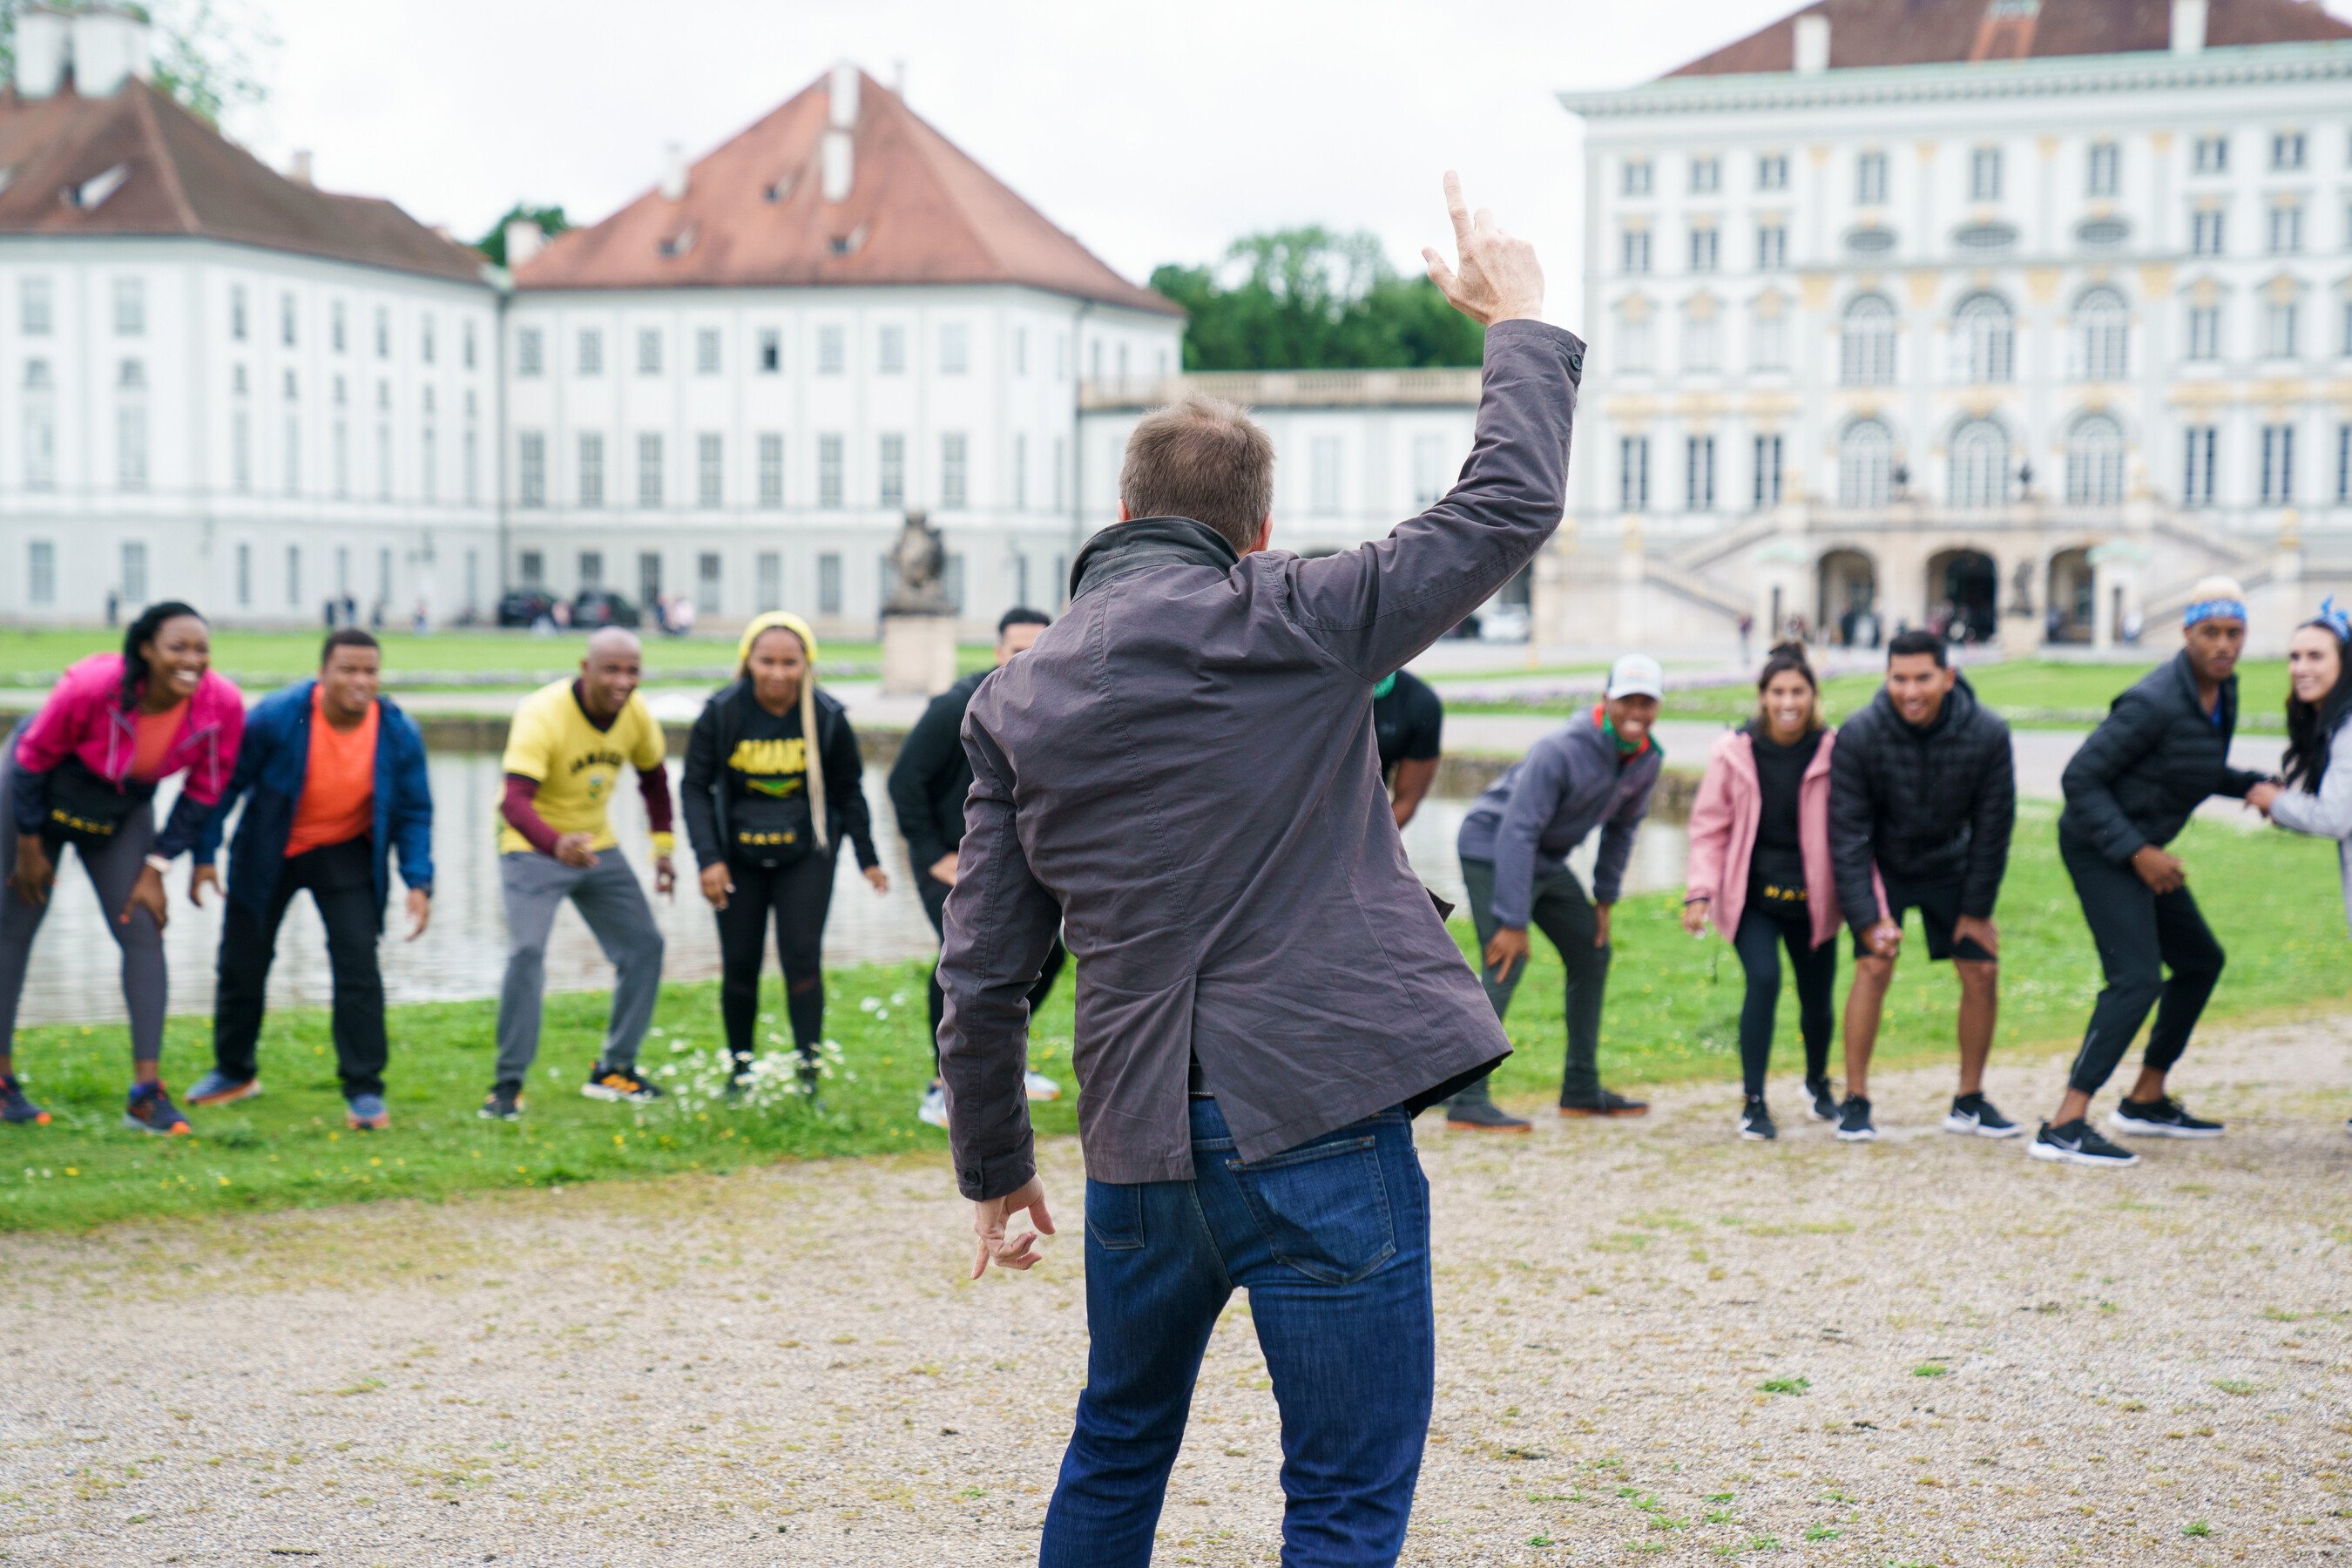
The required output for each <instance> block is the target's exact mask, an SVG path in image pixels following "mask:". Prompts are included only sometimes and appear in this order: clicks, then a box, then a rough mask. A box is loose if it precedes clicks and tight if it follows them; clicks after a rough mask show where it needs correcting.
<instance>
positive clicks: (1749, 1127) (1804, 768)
mask: <svg viewBox="0 0 2352 1568" xmlns="http://www.w3.org/2000/svg"><path fill="white" fill-rule="evenodd" d="M1756 693H1757V712H1756V717H1755V718H1753V719H1751V720H1749V721H1748V723H1747V724H1746V725H1745V726H1743V727H1742V728H1740V729H1738V730H1736V731H1732V732H1731V733H1730V734H1728V735H1726V736H1724V737H1723V738H1722V739H1721V740H1719V741H1717V742H1716V743H1715V751H1714V753H1713V754H1712V755H1711V756H1709V757H1708V758H1707V763H1706V777H1705V778H1703V779H1702V780H1700V782H1699V786H1698V799H1697V801H1696V804H1695V805H1693V806H1692V807H1691V818H1690V871H1689V875H1688V879H1687V886H1686V888H1685V897H1684V900H1683V929H1684V930H1685V931H1689V932H1690V933H1691V934H1692V935H1693V936H1700V935H1704V934H1705V932H1706V928H1707V927H1708V926H1709V925H1710V924H1712V925H1713V926H1714V927H1715V928H1716V930H1717V931H1721V932H1722V933H1723V934H1724V935H1725V936H1726V937H1727V938H1729V939H1730V942H1731V945H1732V948H1733V950H1734V951H1735V952H1738V954H1739V967H1740V969H1741V970H1742V972H1743V973H1745V974H1746V976H1747V980H1748V995H1747V999H1746V1000H1745V1001H1744V1002H1743V1003H1742V1004H1741V1005H1740V1009H1739V1069H1740V1078H1741V1080H1742V1081H1741V1088H1742V1089H1743V1091H1744V1092H1745V1094H1746V1097H1747V1098H1746V1101H1745V1103H1744V1104H1743V1105H1742V1107H1741V1109H1740V1112H1739V1135H1740V1136H1741V1137H1742V1138H1747V1139H1752V1140H1758V1141H1769V1140H1770V1139H1773V1138H1777V1137H1778V1136H1780V1130H1779V1129H1778V1128H1777V1127H1775V1126H1774V1125H1773V1122H1772V1113H1771V1111H1770V1110H1769V1109H1768V1108H1767V1107H1766V1105H1765V1102H1764V1074H1765V1069H1766V1068H1767V1067H1768V1066H1769V1064H1770V1062H1771V1058H1772V1022H1773V1015H1774V1014H1775V1013H1776V1012H1777V1011H1778V1010H1779V1008H1780V950H1781V949H1782V948H1786V949H1787V950H1788V953H1789V967H1790V970H1791V971H1793V972H1794V973H1795V975H1796V981H1797V1012H1798V1026H1799V1028H1800V1029H1801V1032H1802V1034H1803V1037H1804V1042H1805V1094H1806V1097H1807V1098H1808V1099H1809V1100H1811V1109H1812V1113H1813V1115H1814V1117H1815V1119H1816V1120H1819V1121H1836V1120H1837V1116H1838V1102H1837V1096H1836V1095H1835V1094H1834V1093H1833V1092H1832V1090H1831V1089H1830V1079H1829V1054H1830V1032H1831V1029H1832V1026H1833V1025H1834V1023H1835V1018H1834V1014H1833V1011H1832V1001H1831V992H1832V988H1833V987H1834V986H1835V984H1836V982H1837V933H1838V926H1839V921H1840V920H1841V918H1842V917H1841V915H1840V913H1839V910H1838V900H1837V882H1836V876H1835V873H1834V871H1833V870H1832V867H1831V864H1830V754H1831V752H1832V750H1833V749H1834V747H1835V744H1836V740H1837V737H1836V733H1835V731H1832V730H1831V729H1830V728H1829V727H1828V726H1827V725H1825V724H1823V723H1822V714H1821V686H1820V683H1819V682H1818V681H1817V680H1815V679H1814V677H1813V670H1812V666H1811V665H1810V664H1809V663H1807V662H1806V659H1805V650H1804V647H1803V646H1802V645H1801V644H1799V643H1793V642H1789V643H1782V644H1781V645H1780V646H1779V647H1776V648H1774V649H1773V650H1772V652H1771V654H1770V656H1769V657H1768V658H1766V659H1765V661H1764V668H1763V670H1762V671H1761V672H1760V673H1759V675H1758V676H1757V678H1756Z"/></svg>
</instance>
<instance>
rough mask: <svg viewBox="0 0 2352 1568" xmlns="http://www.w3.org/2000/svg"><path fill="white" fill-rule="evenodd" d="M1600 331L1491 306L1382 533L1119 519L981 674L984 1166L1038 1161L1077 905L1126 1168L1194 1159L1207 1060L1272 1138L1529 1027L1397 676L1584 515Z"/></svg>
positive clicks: (954, 952) (1242, 1134)
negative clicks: (1433, 815) (1595, 334)
mask: <svg viewBox="0 0 2352 1568" xmlns="http://www.w3.org/2000/svg"><path fill="white" fill-rule="evenodd" d="M1583 355H1584V345H1583V344H1582V343H1581V342H1579V341H1578V340H1577V339H1576V338H1574V337H1572V336H1570V334H1568V333H1566V332H1563V331H1559V330H1557V329H1556V328H1552V327H1548V326H1544V325H1542V324H1540V323H1538V322H1532V321H1506V322H1502V323H1500V324H1498V325H1496V327H1494V328H1493V329H1491V330H1490V331H1488V332H1487V333H1486V379H1485V387H1484V392H1483V395H1482V397H1481V399H1480V403H1479V408H1478V425H1477V435H1476V439H1475V443H1474V445H1473V447H1472V448H1471V452H1470V457H1469V460H1468V461H1467V462H1466V463H1465V465H1464V467H1463V470H1462V475H1461V478H1460V479H1459V481H1458V482H1457V483H1456V484H1455V486H1454V489H1453V490H1452V491H1450V492H1449V493H1448V494H1447V495H1446V496H1445V498H1444V500H1440V501H1439V502H1438V503H1437V504H1436V505H1435V506H1434V507H1432V508H1431V509H1430V510H1428V511H1426V512H1423V514H1422V515H1420V516H1419V517H1416V518H1413V519H1412V520H1411V521H1406V522H1403V523H1402V524H1400V525H1398V527H1397V529H1396V531H1394V532H1392V533H1391V534H1390V535H1389V536H1388V537H1387V538H1385V539H1381V540H1376V541H1374V542H1371V543H1369V544H1364V545H1360V546H1359V547H1358V548H1356V549H1354V550H1350V551H1347V552H1342V553H1340V554H1338V555H1330V556H1325V557H1323V558H1321V559H1318V560H1312V561H1307V560H1301V559H1299V558H1298V557H1297V556H1294V555H1291V554H1288V553H1286V552H1280V551H1265V552H1257V553H1255V554H1251V555H1249V556H1246V557H1240V558H1236V557H1235V555H1234V552H1233V550H1232V548H1231V547H1230V546H1228V545H1226V544H1225V543H1224V542H1223V540H1221V539H1219V538H1218V536H1217V535H1216V534H1214V533H1213V532H1212V531H1210V530H1208V529H1207V528H1205V527H1203V526H1202V525H1201V524H1199V523H1196V522H1192V521H1188V520H1184V519H1167V518H1160V519H1144V520H1141V521H1136V522H1132V523H1123V524H1119V525H1118V526H1116V527H1113V528H1109V529H1106V530H1105V531H1103V532H1101V533H1100V534H1097V536H1096V538H1095V539H1094V540H1093V541H1092V542H1090V543H1089V544H1088V545H1087V550H1086V552H1085V553H1083V554H1082V555H1081V556H1080V557H1079V561H1078V564H1077V567H1076V573H1075V574H1074V575H1075V578H1076V590H1075V592H1074V595H1073V602H1072V604H1071V605H1070V609H1069V612H1068V613H1067V614H1066V615H1065V616H1063V617H1062V619H1061V620H1060V621H1059V622H1057V623H1055V625H1054V626H1051V627H1049V628H1048V629H1047V630H1046V631H1045V633H1044V635H1042V636H1041V637H1038V639H1037V642H1036V644H1035V646H1034V647H1032V648H1031V649H1030V650H1029V651H1028V652H1027V653H1025V654H1024V655H1023V656H1022V657H1021V658H1017V659H1015V660H1013V662H1012V663H1011V664H1009V665H1007V666H1006V667H1005V668H1002V669H1000V670H997V671H996V672H995V673H993V674H992V675H991V676H990V677H989V678H988V679H986V680H985V681H983V682H982V685H981V688H980V689H979V691H978V692H977V693H975V694H974V696H973V698H972V701H971V708H970V709H969V710H967V712H966V713H965V716H964V728H963V741H964V748H965V751H966V752H967V753H968V754H969V755H970V757H971V768H972V786H971V795H970V796H969V797H968V799H967V800H966V802H965V806H964V838H963V843H962V845H961V847H960V850H959V857H958V861H957V871H956V885H955V890H954V891H953V892H952V893H951V894H950V895H949V898H948V904H947V920H946V928H947V929H946V939H945V941H944V942H943V944H942V949H941V952H940V966H939V978H940V985H941V987H942V988H943V989H944V990H945V992H946V994H947V1011H946V1017H945V1020H944V1022H942V1024H941V1025H940V1037H939V1044H940V1077H941V1079H942V1080H943V1081H944V1083H945V1084H946V1088H947V1099H948V1125H949V1140H950V1145H951V1146H952V1148H953V1151H954V1155H955V1167H956V1179H957V1182H958V1184H959V1185H960V1186H961V1188H962V1190H963V1192H964V1194H965V1195H967V1196H969V1197H972V1198H975V1199H977V1198H984V1197H996V1196H1001V1195H1003V1194H1006V1193H1009V1192H1012V1191H1013V1189H1015V1188H1016V1187H1018V1186H1020V1185H1021V1184H1023V1183H1024V1182H1025V1181H1027V1180H1028V1179H1029V1177H1030V1175H1031V1174H1032V1173H1033V1172H1034V1169H1035V1166H1034V1160H1033V1155H1032V1148H1031V1134H1030V1126H1029V1105H1028V1100H1027V1098H1026V1096H1025V1095H1024V1091H1023V1083H1022V1072H1023V1068H1024V1063H1025V1059H1026V1057H1027V1036H1028V1023H1029V1017H1028V1006H1027V1003H1026V1001H1025V996H1026V994H1027V992H1028V989H1029V986H1030V984H1031V983H1032V982H1033V981H1034V979H1035V977H1036V975H1037V972H1038V968H1039V965H1040V964H1041V963H1043V962H1044V960H1045V954H1046V952H1047V951H1048V950H1049V949H1050V948H1051V946H1052V944H1053V940H1054V934H1055V928H1056V927H1057V926H1059V927H1060V928H1061V929H1062V931H1063V933H1064V938H1065V940H1066V942H1067V943H1068V946H1069V950H1070V953H1071V955H1072V956H1073V957H1074V958H1075V959H1076V963H1077V976H1078V982H1077V1037H1076V1061H1075V1063H1074V1066H1075V1067H1076V1074H1077V1080H1078V1132H1079V1139H1080V1142H1081V1143H1082V1144H1083V1146H1084V1148H1085V1152H1086V1160H1087V1174H1088V1175H1089V1176H1090V1177H1092V1178H1093V1179H1095V1180H1097V1181H1104V1182H1121V1183H1129V1182H1151V1181H1180V1180H1188V1179H1190V1178H1191V1176H1192V1143H1191V1137H1190V1133H1189V1123H1190V1115H1189V1112H1188V1110H1187V1108H1186V1104H1185V1096H1186V1090H1187V1080H1188V1065H1189V1063H1190V1062H1192V1061H1197V1062H1198V1064H1199V1073H1200V1076H1201V1078H1202V1080H1203V1082H1204V1087H1205V1088H1206V1089H1207V1090H1208V1091H1209V1092H1211V1093H1213V1094H1214V1095H1216V1097H1217V1099H1218V1101H1219V1104H1220V1106H1221V1107H1222V1109H1223V1112H1224V1116H1225V1120H1226V1121H1227V1123H1228V1124H1229V1125H1230V1126H1231V1127H1232V1129H1233V1131H1234V1140H1235V1144H1236V1147H1237V1150H1238V1152H1239V1153H1240V1156H1241V1158H1243V1159H1244V1160H1257V1159H1264V1158H1265V1157H1266V1156H1268V1155H1271V1154H1275V1153H1278V1152H1281V1151H1283V1150H1285V1149H1288V1148H1292V1147H1294V1146H1296V1145H1297V1144H1300V1143H1303V1142H1307V1140H1309V1139H1312V1138H1315V1137H1318V1136H1320V1135H1321V1134H1323V1133H1325V1132H1328V1131H1332V1130H1334V1129H1336V1128H1339V1127H1344V1126H1346V1125H1347V1124H1348V1123H1349V1122H1351V1121H1359V1120H1360V1119H1361V1118H1363V1117H1365V1116H1368V1115H1370V1114H1371V1113H1373V1112H1374V1111H1378V1110H1385V1109H1387V1108H1388V1107H1391V1106H1394V1105H1400V1104H1415V1103H1426V1101H1425V1100H1423V1099H1422V1097H1423V1096H1425V1095H1426V1094H1427V1093H1428V1092H1429V1091H1430V1090H1431V1089H1434V1088H1437V1087H1440V1086H1442V1085H1444V1084H1446V1083H1448V1082H1450V1081H1452V1080H1454V1079H1460V1078H1462V1077H1463V1076H1464V1075H1465V1074H1468V1073H1471V1072H1474V1071H1475V1070H1476V1069H1478V1068H1482V1067H1484V1066H1486V1064H1488V1063H1491V1062H1494V1061H1496V1060H1499V1059H1500V1058H1503V1057H1504V1056H1507V1055H1508V1054H1509V1051H1510V1046H1509V1044H1508V1042H1507V1041H1506V1040H1505V1038H1504V1037H1503V1032H1502V1030H1501V1028H1500V1027H1499V1026H1497V1025H1496V1022H1495V1016H1494V1010H1493V1009H1492V1008H1491V1007H1489V1006H1488V1005H1486V998H1485V996H1484V994H1482V993H1481V992H1480V990H1479V988H1478V982H1477V978H1476V976H1475V975H1474V974H1472V973H1471V972H1470V969H1469V966H1468V965H1467V964H1465V963H1464V962H1463V959H1462V953H1461V950H1460V949H1459V948H1458V947H1457V946H1455V944H1454V938H1453V937H1452V935H1450V934H1449V933H1448V932H1447V931H1446V929H1445V922H1444V920H1443V919H1442V918H1441V917H1440V916H1439V914H1438V911H1437V910H1436V909H1435V907H1434V906H1433V900H1431V898H1430V895H1429V894H1428V892H1427V891H1426V890H1425V889H1423V887H1422V885H1421V883H1420V881H1419V880H1418V879H1416V878H1415V877H1414V876H1413V874H1412V868H1410V867H1409V866H1408V865H1407V864H1406V861H1405V855H1404V847H1403V845H1402V842H1401V841H1400V839H1399V838H1398V837H1397V830H1396V818H1395V816H1394V814H1393V813H1392V812H1391V810H1390V808H1389V804H1388V796H1387V795H1386V793H1385V792H1384V791H1383V789H1382V788H1381V774H1380V763H1379V757H1378V754H1377V752H1376V750H1375V743H1374V738H1373V732H1372V703H1371V690H1372V688H1373V686H1374V685H1376V684H1377V683H1378V682H1379V681H1380V680H1381V678H1382V677H1384V676H1386V675H1387V674H1388V673H1389V672H1390V671H1391V670H1393V669H1396V668H1399V667H1400V666H1402V664H1404V663H1405V661H1406V660H1408V659H1410V658H1412V657H1413V656H1414V655H1415V654H1418V653H1420V652H1421V651H1422V650H1423V648H1425V647H1428V646H1429V645H1430V644H1431V643H1432V642H1433V641H1435V640H1436V639H1437V638H1438V637H1441V636H1442V635H1444V633H1445V631H1446V630H1447V629H1449V628H1450V627H1452V626H1454V625H1455V624H1456V623H1457V622H1459V621H1460V620H1461V619H1462V617H1463V616H1466V615H1468V614H1469V613H1470V612H1471V611H1472V610H1475V608H1477V606H1478V605H1480V604H1481V603H1482V602H1483V601H1485V600H1486V598H1487V597H1488V596H1489V595H1492V594H1494V593H1495V592H1496V590H1497V589H1499V588H1500V587H1502V585H1503V584H1505V583H1507V582H1508V581H1509V580H1510V578H1511V576H1512V575H1513V574H1515V573H1517V571H1519V569H1520V568H1522V567H1524V566H1525V565H1527V563H1528V562H1529V561H1530V560H1531V559H1533V557H1534V556H1535V553H1536V552H1537V551H1538V550H1539V549H1541V548H1542V546H1543V543H1544V542H1545V541H1546V540H1548V539H1549V538H1550V537H1551V534H1552V531H1553V530H1554V529H1555V528H1557V527H1558V526H1559V520H1560V513H1561V509H1562V506H1563V504H1564V501H1565V499H1566V481H1567V475H1568V446H1569V430H1570V423H1571V419H1572V416H1573V412H1574V406H1575V396H1576V384H1577V378H1578V375H1579V374H1580V371H1581V369H1582V367H1583Z"/></svg>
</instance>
